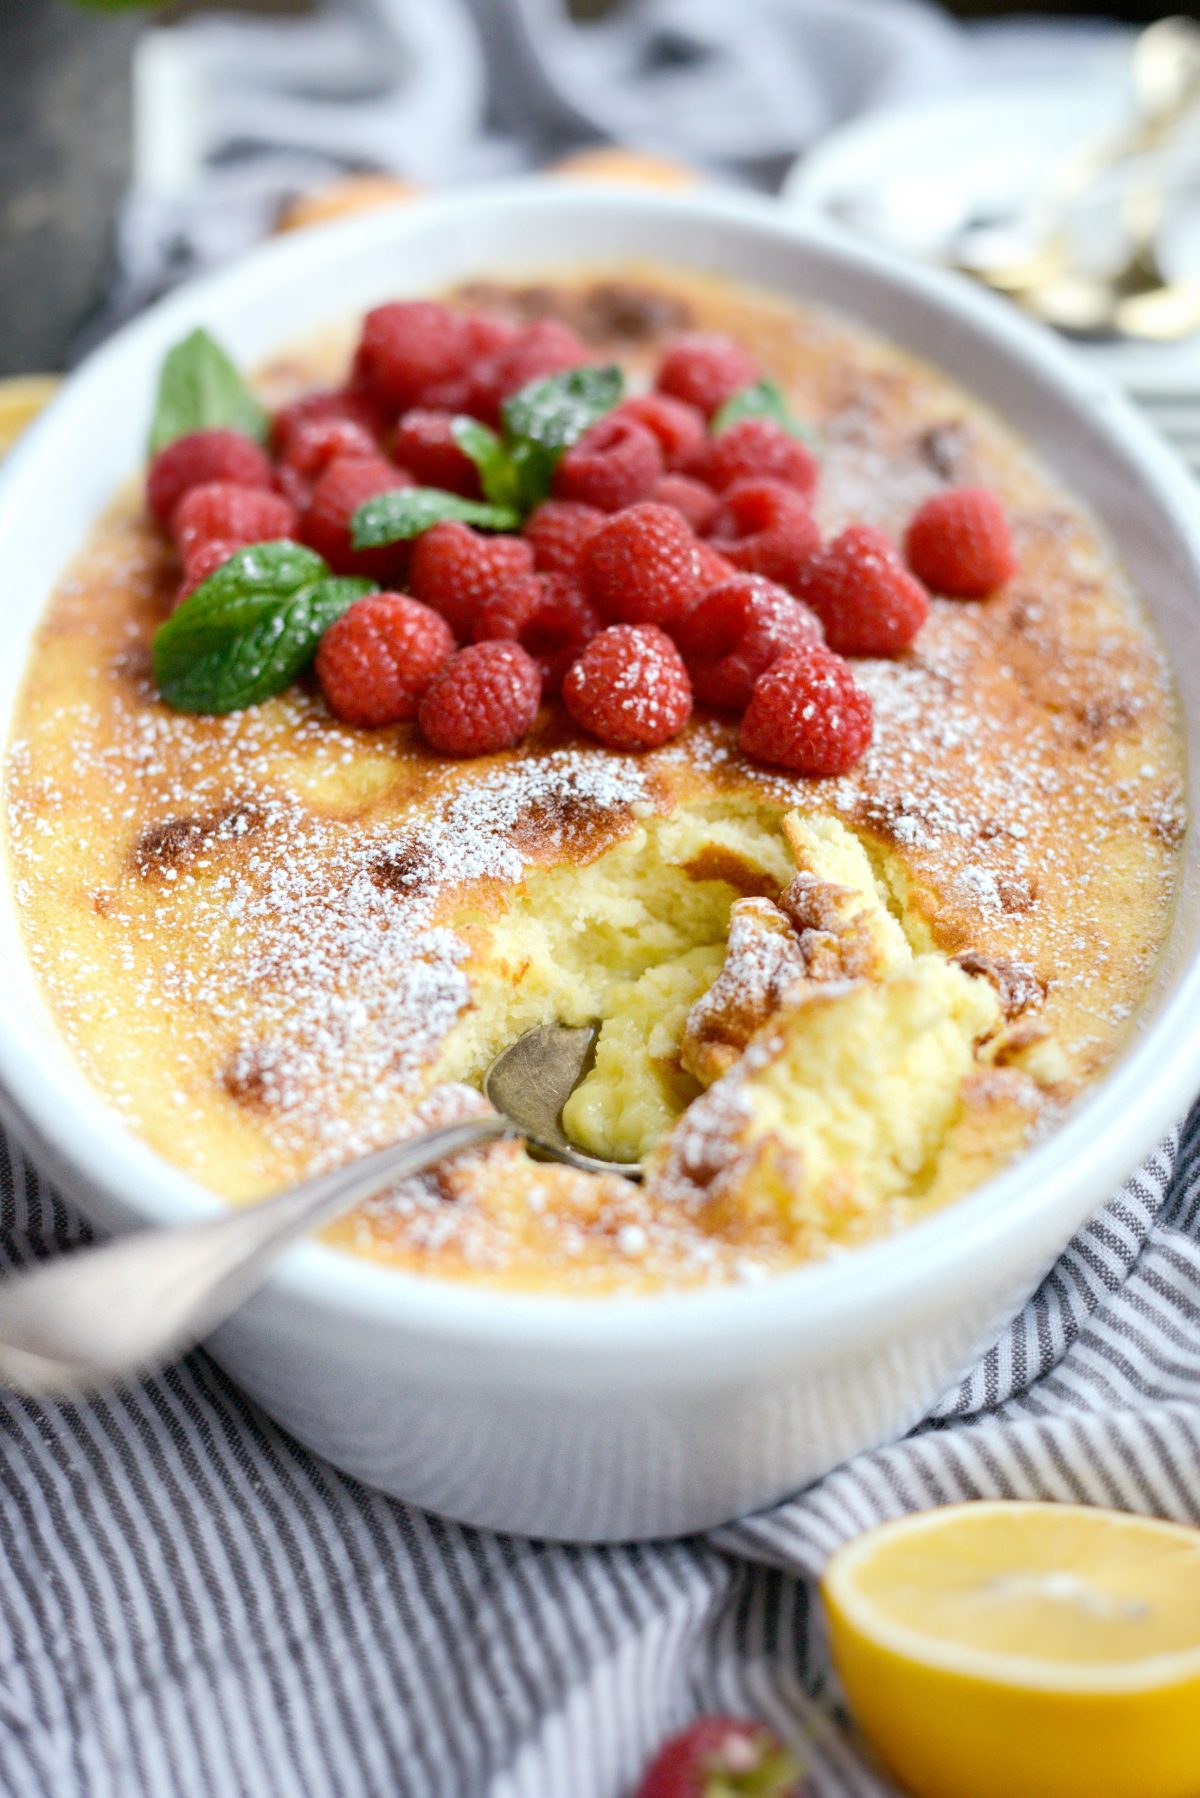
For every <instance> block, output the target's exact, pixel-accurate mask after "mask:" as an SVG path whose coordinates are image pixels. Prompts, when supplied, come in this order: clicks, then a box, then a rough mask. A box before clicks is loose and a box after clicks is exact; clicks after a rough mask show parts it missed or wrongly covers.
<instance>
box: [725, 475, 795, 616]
mask: <svg viewBox="0 0 1200 1798" xmlns="http://www.w3.org/2000/svg"><path fill="white" fill-rule="evenodd" d="M709 542H710V543H711V544H712V545H713V547H714V549H717V550H719V551H720V553H721V554H722V555H723V556H725V557H726V558H727V560H728V561H730V562H732V563H733V565H734V567H735V568H740V569H741V570H742V571H743V573H745V574H761V575H763V576H765V578H766V579H767V580H769V581H775V582H777V583H778V585H779V586H781V587H786V588H787V589H788V591H789V593H794V592H795V591H796V590H797V587H798V584H799V581H800V576H801V570H802V569H803V567H804V564H805V563H806V562H807V561H808V558H809V557H810V556H811V555H812V554H813V553H814V551H815V550H817V549H818V548H819V547H820V543H821V536H820V532H819V531H818V530H817V527H816V524H815V523H814V522H813V516H812V513H811V512H810V511H809V509H808V504H807V502H806V501H805V500H804V499H803V498H802V497H801V495H800V494H799V493H797V492H796V490H795V488H794V487H785V486H784V485H783V482H782V481H767V480H763V481H735V482H734V483H733V486H732V487H730V488H729V490H728V492H726V493H725V494H724V496H723V503H722V505H721V510H720V511H719V512H718V514H717V516H716V518H715V519H714V520H713V523H712V529H711V531H710V534H709Z"/></svg>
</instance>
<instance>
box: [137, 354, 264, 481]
mask: <svg viewBox="0 0 1200 1798" xmlns="http://www.w3.org/2000/svg"><path fill="white" fill-rule="evenodd" d="M268 422H269V421H268V418H267V414H266V412H265V410H264V409H263V407H262V406H260V405H259V403H258V401H257V400H256V399H255V397H254V395H253V394H252V393H251V391H250V389H249V388H248V387H247V385H246V383H245V382H244V381H243V379H242V377H241V375H240V374H239V373H238V371H237V369H236V368H235V367H234V366H233V363H232V362H231V361H230V360H229V357H228V356H227V355H226V354H225V351H224V350H223V349H222V348H221V346H220V344H219V343H218V342H217V341H216V339H215V338H214V337H210V336H209V334H208V332H207V331H203V330H197V331H193V332H192V334H191V336H190V337H185V338H184V339H183V341H182V343H177V344H176V345H175V347H174V349H172V350H168V352H167V355H166V357H165V359H164V361H163V365H162V373H161V374H160V375H159V378H158V398H157V400H156V402H155V406H154V422H153V424H152V425H151V427H150V454H151V455H152V456H156V455H157V454H158V452H159V450H161V449H165V448H166V446H167V444H168V443H174V441H175V439H176V438H177V437H187V436H188V435H190V433H191V432H192V431H212V430H218V429H224V430H230V431H244V432H245V434H246V436H247V437H254V438H256V439H257V440H258V441H259V442H260V443H261V442H262V441H263V440H264V439H265V438H266V435H267V426H268Z"/></svg>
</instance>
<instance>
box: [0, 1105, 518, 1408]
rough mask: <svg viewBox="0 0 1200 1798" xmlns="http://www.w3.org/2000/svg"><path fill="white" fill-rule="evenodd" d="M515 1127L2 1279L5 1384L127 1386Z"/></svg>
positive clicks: (346, 1170) (438, 1137)
mask: <svg viewBox="0 0 1200 1798" xmlns="http://www.w3.org/2000/svg"><path fill="white" fill-rule="evenodd" d="M510 1129H511V1125H510V1124H509V1123H508V1120H507V1119H505V1118H502V1117H496V1116H494V1115H493V1116H489V1117H481V1118H469V1119H467V1120H466V1121H465V1122H463V1123H459V1124H449V1125H447V1126H446V1127H445V1128H443V1129H440V1130H431V1131H429V1132H428V1133H427V1134H425V1135H424V1136H416V1137H412V1138H410V1139H408V1140H407V1141H405V1142H401V1143H393V1144H392V1145H391V1147H390V1148H386V1149H379V1150H377V1151H376V1153H375V1154H373V1155H367V1156H364V1157H363V1158H362V1159H361V1160H359V1161H353V1162H350V1163H349V1164H348V1166H346V1167H343V1168H337V1169H335V1171H334V1172H333V1173H330V1174H320V1175H318V1176H317V1178H316V1179H314V1180H306V1181H304V1182H303V1183H302V1184H301V1185H299V1186H293V1187H289V1188H288V1190H287V1191H286V1192H282V1193H280V1194H279V1195H278V1197H277V1198H273V1199H265V1200H263V1201H262V1203H261V1204H257V1205H247V1206H239V1207H236V1208H233V1209H230V1210H227V1211H223V1212H222V1213H221V1214H220V1216H218V1217H214V1218H209V1219H207V1220H206V1221H205V1222H204V1223H202V1224H186V1225H183V1226H182V1227H180V1228H173V1229H165V1230H163V1229H152V1230H140V1231H137V1232H136V1233H134V1234H132V1235H129V1236H120V1237H118V1238H117V1239H116V1240H115V1241H112V1242H106V1243H102V1244H100V1245H99V1246H98V1247H96V1248H86V1249H79V1250H77V1251H75V1252H74V1253H72V1254H69V1255H63V1256H61V1257H58V1258H57V1259H55V1260H53V1261H46V1262H42V1263H40V1264H39V1265H37V1266H35V1267H31V1268H25V1269H22V1270H21V1271H20V1272H18V1273H15V1274H11V1275H10V1276H9V1277H8V1278H7V1279H5V1280H3V1281H0V1384H3V1385H5V1386H8V1387H11V1388H13V1389H15V1390H16V1391H18V1392H23V1393H26V1394H28V1395H29V1396H31V1397H58V1398H62V1397H74V1396H78V1395H82V1394H84V1393H87V1392H90V1391H94V1390H95V1389H96V1388H97V1387H100V1386H105V1385H109V1384H111V1383H112V1382H113V1381H116V1380H122V1379H128V1378H129V1377H131V1376H133V1375H136V1374H139V1373H142V1372H144V1371H146V1370H147V1369H148V1368H150V1367H153V1366H156V1365H158V1364H159V1363H161V1362H162V1361H164V1360H166V1359H168V1358H169V1357H170V1356H172V1355H173V1354H175V1353H177V1352H178V1351H179V1350H180V1349H182V1348H184V1347H186V1346H187V1345H189V1344H190V1343H193V1342H195V1341H197V1340H199V1338H201V1337H202V1336H204V1335H206V1334H207V1333H208V1332H209V1331H210V1330H211V1329H213V1328H214V1327H215V1325H217V1324H218V1323H220V1322H221V1321H222V1319H223V1318H226V1317H228V1315H229V1313H230V1312H231V1311H234V1310H236V1308H237V1307H238V1306H239V1305H240V1304H242V1302H243V1301H244V1300H245V1299H247V1298H249V1296H250V1294H251V1293H252V1292H254V1291H255V1289H256V1288H257V1287H258V1286H260V1285H261V1284H262V1282H263V1281H264V1280H265V1279H266V1277H267V1275H268V1274H269V1273H270V1271H271V1268H272V1267H273V1266H274V1264H275V1261H276V1259H277V1258H278V1256H279V1255H280V1254H281V1253H282V1251H283V1250H284V1249H285V1248H287V1246H288V1245H289V1244H290V1243H292V1242H294V1241H295V1240H296V1239H297V1237H300V1236H303V1235H306V1234H307V1233H308V1232H309V1231H310V1230H313V1229H315V1228H316V1227H317V1226H318V1225H320V1224H322V1223H325V1222H328V1220H329V1219H330V1218H332V1217H335V1216H336V1215H337V1214H338V1213H339V1212H340V1211H344V1210H346V1209H347V1208H348V1207H349V1206H350V1205H353V1204H354V1203H355V1202H356V1201H357V1200H359V1199H365V1198H369V1197H370V1196H371V1195H372V1194H373V1193H376V1192H378V1191H379V1190H380V1188H381V1187H384V1186H387V1185H390V1184H392V1183H393V1182H394V1181H397V1180H403V1179H404V1178H406V1177H407V1176H408V1175H411V1174H418V1173H420V1172H421V1171H422V1170H423V1169H424V1168H427V1167H432V1166H433V1164H434V1163H435V1162H437V1161H441V1160H442V1159H443V1157H445V1156H447V1155H454V1154H457V1153H459V1152H460V1151H461V1150H463V1149H470V1148H475V1147H476V1146H477V1145H479V1144H481V1143H484V1142H488V1141H490V1140H492V1139H493V1138H495V1137H498V1136H503V1135H504V1134H505V1133H506V1132H508V1131H509V1130H510Z"/></svg>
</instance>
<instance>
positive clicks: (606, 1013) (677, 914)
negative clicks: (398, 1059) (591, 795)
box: [437, 802, 795, 1161]
mask: <svg viewBox="0 0 1200 1798" xmlns="http://www.w3.org/2000/svg"><path fill="white" fill-rule="evenodd" d="M781 819H782V812H781V811H780V810H778V809H772V808H769V807H761V808H754V807H751V806H748V805H744V804H737V803H733V802H731V803H729V804H728V805H724V806H722V805H720V804H714V803H711V802H709V803H705V804H702V805H683V806H680V807H679V808H678V809H677V810H676V811H674V812H673V813H671V814H670V815H669V816H667V817H650V818H648V819H645V820H643V821H640V822H639V823H637V824H636V826H635V828H634V829H633V831H632V832H631V833H630V834H629V835H628V836H626V837H625V838H624V839H623V840H622V841H621V842H620V843H618V844H617V845H616V846H615V847H614V848H612V849H609V850H608V851H606V852H605V853H604V854H602V855H600V856H598V857H597V858H596V859H595V860H594V861H591V862H589V863H586V864H583V865H571V864H568V865H559V866H554V867H537V868H530V869H529V870H528V871H527V873H526V876H525V879H524V880H523V881H522V882H521V884H520V885H519V886H518V887H516V888H515V889H514V891H513V894H512V897H511V899H510V900H509V902H508V904H507V906H506V907H505V909H504V910H503V911H502V912H501V913H500V914H499V915H498V916H495V917H491V916H487V915H486V914H484V913H482V912H470V913H460V914H458V915H457V916H456V917H455V918H453V919H452V920H450V922H451V926H452V928H453V929H454V930H456V931H457V932H458V933H459V934H461V935H462V936H463V937H464V938H465V940H466V941H467V942H468V943H469V944H470V946H471V961H470V964H469V973H470V977H471V986H472V1005H471V1008H470V1010H469V1011H468V1012H466V1013H465V1014H464V1016H463V1017H462V1018H461V1019H460V1020H459V1022H458V1024H457V1025H456V1026H455V1029H454V1031H453V1032H452V1034H451V1036H450V1038H449V1040H448V1041H447V1043H446V1045H445V1047H444V1049H443V1052H442V1056H441V1058H440V1061H439V1066H438V1073H437V1077H438V1079H439V1080H442V1079H444V1080H466V1081H470V1082H472V1083H474V1084H480V1083H481V1082H482V1079H483V1075H484V1074H485V1072H486V1071H487V1069H488V1067H489V1066H490V1065H491V1062H492V1061H493V1060H494V1058H495V1056H496V1055H497V1054H499V1052H500V1051H501V1050H502V1049H504V1048H506V1047H507V1046H508V1044H509V1043H512V1042H514V1041H515V1040H516V1039H517V1037H518V1036H520V1035H522V1034H523V1033H524V1032H525V1031H526V1030H531V1029H533V1028H534V1027H535V1026H537V1025H539V1024H548V1023H553V1022H556V1021H557V1022H561V1023H564V1024H572V1025H574V1024H585V1023H588V1022H589V1021H591V1020H593V1019H597V1018H599V1019H600V1020H601V1021H602V1027H601V1031H600V1036H599V1039H598V1041H597V1044H596V1053H595V1059H594V1062H593V1065H592V1068H591V1070H590V1071H589V1072H588V1074H587V1075H586V1076H585V1078H584V1079H583V1080H582V1081H581V1082H580V1084H579V1086H578V1087H577V1088H576V1090H575V1092H574V1093H573V1094H572V1096H571V1098H570V1100H569V1101H568V1103H567V1106H566V1108H565V1110H564V1113H563V1124H564V1128H565V1129H566V1130H567V1132H568V1134H569V1135H570V1136H571V1138H572V1139H573V1140H574V1141H576V1142H577V1143H578V1144H579V1146H580V1147H581V1148H584V1149H586V1150H588V1151H589V1153H591V1154H594V1155H599V1156H603V1157H604V1158H605V1159H606V1160H614V1161H640V1160H644V1158H645V1157H646V1156H647V1155H648V1154H649V1152H650V1150H651V1149H652V1148H653V1147H654V1146H655V1144H656V1143H657V1142H658V1141H659V1140H660V1139H661V1138H662V1137H663V1136H664V1135H665V1134H666V1133H667V1131H668V1130H669V1129H670V1127H671V1125H672V1124H673V1123H674V1122H675V1120H676V1118H678V1117H679V1115H680V1114H681V1113H682V1112H683V1111H684V1110H685V1109H686V1107H687V1106H688V1105H689V1104H690V1103H691V1101H692V1100H693V1099H694V1098H695V1097H696V1096H697V1095H698V1094H699V1093H700V1092H701V1091H702V1090H703V1085H702V1083H701V1081H700V1080H698V1079H697V1078H696V1077H695V1075H694V1074H692V1073H691V1072H689V1071H688V1070H687V1069H685V1068H684V1066H683V1065H682V1063H681V1061H680V1053H679V1049H680V1039H681V1036H682V1033H683V1029H684V1026H685V1023H686V1021H687V1018H688V1015H689V1013H690V1012H691V1010H692V1007H693V1006H694V1005H695V1003H696V1001H697V1000H698V999H699V998H700V997H701V996H702V994H704V993H705V992H706V991H707V990H708V989H709V988H710V987H711V986H712V984H713V982H714V981H715V980H716V978H717V976H718V975H719V973H720V971H721V968H722V966H723V964H724V961H725V954H726V947H727V943H728V937H729V924H730V914H731V911H732V908H733V905H734V903H735V901H737V900H738V899H740V898H743V897H745V896H746V895H747V894H748V893H754V894H765V895H768V896H775V895H778V893H779V892H780V891H781V890H782V888H783V887H784V886H785V885H786V884H787V882H788V880H789V879H790V878H791V876H792V875H793V874H794V873H795V863H794V861H793V859H792V856H791V854H790V853H789V851H788V846H787V843H786V841H785V839H784V836H783V834H782V830H781Z"/></svg>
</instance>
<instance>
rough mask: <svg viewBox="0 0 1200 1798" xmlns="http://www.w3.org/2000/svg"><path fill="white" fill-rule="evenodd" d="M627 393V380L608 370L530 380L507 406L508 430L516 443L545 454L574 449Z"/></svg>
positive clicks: (576, 371)
mask: <svg viewBox="0 0 1200 1798" xmlns="http://www.w3.org/2000/svg"><path fill="white" fill-rule="evenodd" d="M624 392H625V377H624V375H623V374H622V373H621V370H620V369H619V368H618V367H617V366H616V365H615V364H613V365H612V366H610V367H607V368H569V369H568V370H567V371H566V373H565V374H561V375H546V376H545V377H544V378H543V379H542V380H539V381H530V382H529V384H528V386H526V387H522V388H521V389H520V391H519V392H517V393H514V394H510V395H509V397H508V399H506V400H505V402H504V407H503V412H504V429H505V434H506V435H507V436H508V438H509V439H510V441H511V442H513V443H514V444H515V443H519V442H521V441H526V442H529V443H537V444H540V445H541V446H542V448H543V449H549V450H563V449H569V448H570V446H571V444H573V443H578V441H579V439H580V438H581V437H582V436H583V433H584V432H585V431H586V430H587V429H588V427H589V426H590V425H594V424H595V422H596V420H597V419H598V418H603V417H604V414H605V413H606V412H611V411H612V409H613V407H614V406H615V405H617V404H618V402H619V401H620V399H621V397H622V395H623V394H624Z"/></svg>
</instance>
